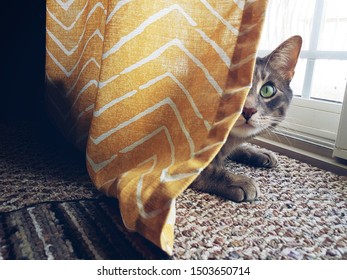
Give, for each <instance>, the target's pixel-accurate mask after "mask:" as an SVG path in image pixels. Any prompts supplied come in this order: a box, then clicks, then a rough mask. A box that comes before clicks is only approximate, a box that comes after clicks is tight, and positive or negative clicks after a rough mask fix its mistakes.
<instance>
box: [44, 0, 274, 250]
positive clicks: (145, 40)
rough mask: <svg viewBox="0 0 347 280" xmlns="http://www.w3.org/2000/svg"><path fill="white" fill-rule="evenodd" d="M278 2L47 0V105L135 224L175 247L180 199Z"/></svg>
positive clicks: (220, 127)
mask: <svg viewBox="0 0 347 280" xmlns="http://www.w3.org/2000/svg"><path fill="white" fill-rule="evenodd" d="M266 4H267V1H265V0H259V1H241V0H239V1H236V0H235V1H218V0H209V1H207V0H200V1H198V0H194V1H193V0H192V1H183V0H182V1H178V0H172V1H159V0H158V1H145V0H142V1H141V0H133V1H131V0H123V1H112V0H103V1H100V0H75V1H73V0H69V1H62V0H55V1H53V0H52V1H47V19H46V28H47V37H46V38H47V39H46V104H47V111H48V113H49V115H50V116H51V118H52V119H53V120H54V122H55V123H56V124H57V126H58V127H59V129H60V130H61V131H62V133H63V134H64V135H65V137H66V138H67V139H69V141H71V142H72V143H73V144H74V145H75V146H76V147H78V148H79V149H80V150H82V151H83V152H85V153H86V162H87V168H88V172H89V174H90V177H91V179H92V180H93V182H94V184H95V186H96V187H97V188H98V189H99V190H100V191H102V192H104V193H106V194H107V195H109V196H112V197H115V198H117V199H118V200H119V205H120V211H121V214H122V218H123V221H124V224H125V226H126V227H127V228H128V229H129V230H132V231H137V232H139V233H140V234H142V235H143V236H145V237H146V238H147V239H149V240H150V241H152V242H153V243H154V244H156V245H157V246H159V247H160V248H162V249H163V250H164V251H166V252H167V253H168V254H171V253H172V248H173V242H174V234H173V232H174V223H175V199H176V198H177V196H178V195H180V194H181V193H182V192H183V191H184V190H185V189H186V188H187V187H188V186H189V184H190V183H191V182H192V181H193V180H194V179H195V178H196V177H197V176H198V175H199V173H200V172H201V171H202V170H203V169H204V168H205V167H206V166H207V165H208V164H209V162H210V161H211V160H212V159H213V157H214V156H215V155H216V154H217V153H218V151H219V149H220V148H221V146H222V145H223V143H224V142H225V140H226V137H227V135H228V133H229V131H230V129H231V128H232V126H233V124H234V122H235V121H236V119H237V118H238V116H239V114H240V112H241V108H242V105H243V102H244V100H245V97H246V94H247V92H248V90H249V88H250V85H251V79H252V73H253V68H254V61H255V56H256V48H257V45H258V41H259V37H260V32H261V28H262V24H263V20H264V13H265V9H266Z"/></svg>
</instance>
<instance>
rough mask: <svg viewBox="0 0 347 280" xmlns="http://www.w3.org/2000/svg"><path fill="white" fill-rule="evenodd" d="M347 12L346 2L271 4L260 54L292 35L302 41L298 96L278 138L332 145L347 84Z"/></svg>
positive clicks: (296, 84)
mask: <svg viewBox="0 0 347 280" xmlns="http://www.w3.org/2000/svg"><path fill="white" fill-rule="evenodd" d="M346 11H347V1H346V0H329V1H328V0H306V1H302V0H290V1H288V0H270V1H269V6H268V11H267V18H266V21H265V25H264V31H263V34H262V39H261V42H260V46H259V55H260V56H264V55H266V54H268V53H269V52H271V50H273V49H274V48H275V47H276V46H278V44H280V43H281V42H282V41H284V40H285V39H287V38H289V37H290V36H293V35H300V36H302V38H303V47H302V51H301V54H300V59H299V61H298V64H297V67H296V73H295V76H294V79H293V81H292V83H291V87H292V89H293V92H294V95H295V97H294V99H293V103H292V106H291V108H290V110H289V112H288V116H287V119H286V121H285V122H284V123H283V124H282V125H281V126H280V127H279V128H278V129H277V131H278V133H286V134H292V135H296V137H301V138H305V139H308V140H309V141H312V142H315V143H319V144H321V145H324V146H330V147H331V148H332V147H333V146H334V144H335V140H336V138H337V135H338V127H339V120H340V115H341V110H342V102H343V98H344V94H345V87H346V82H347V32H346V30H347V13H346ZM346 125H347V123H346Z"/></svg>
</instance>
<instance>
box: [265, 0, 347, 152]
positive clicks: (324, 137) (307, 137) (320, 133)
mask: <svg viewBox="0 0 347 280" xmlns="http://www.w3.org/2000/svg"><path fill="white" fill-rule="evenodd" d="M274 1H276V0H274ZM326 2H327V0H316V3H315V9H314V15H313V24H312V30H311V34H310V38H309V39H310V42H309V49H308V50H302V51H301V53H300V58H302V59H306V73H305V77H304V84H303V89H302V93H301V96H300V97H299V96H294V98H293V101H292V104H291V107H290V109H289V111H288V114H287V119H286V121H285V122H284V123H282V124H281V125H279V127H278V128H277V129H276V132H277V133H279V134H283V135H287V136H293V137H295V138H299V139H302V140H304V141H309V142H312V143H316V144H318V145H322V146H324V147H328V148H330V149H331V150H333V148H334V146H335V141H336V139H337V138H338V128H339V122H340V115H341V110H342V103H338V102H330V101H325V100H319V99H312V98H311V89H312V81H313V73H314V68H315V63H316V61H317V60H319V59H333V60H347V51H320V50H318V42H319V35H320V32H321V28H322V22H323V16H324V8H325V3H326ZM293 35H294V34H293ZM270 52H271V51H270V50H259V51H258V55H259V56H265V55H267V54H269V53H270ZM298 120H299V121H298ZM341 122H343V124H342V125H343V126H347V120H345V119H342V118H341ZM340 126H341V125H340ZM340 137H341V136H340Z"/></svg>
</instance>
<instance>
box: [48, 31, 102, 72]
mask: <svg viewBox="0 0 347 280" xmlns="http://www.w3.org/2000/svg"><path fill="white" fill-rule="evenodd" d="M47 32H49V31H48V30H47ZM96 35H97V36H98V37H99V38H100V39H101V40H104V37H103V36H102V34H101V33H100V30H99V29H97V30H95V31H94V33H93V34H92V35H91V36H90V37H89V39H88V41H87V42H86V44H85V45H84V48H83V50H82V52H81V55H80V57H79V58H78V60H77V62H76V63H75V65H74V66H73V67H72V68H71V70H69V71H68V70H67V69H66V68H65V67H64V66H63V65H62V64H61V63H60V62H59V61H58V59H56V58H55V57H54V55H53V54H52V53H51V52H50V51H49V50H48V49H47V48H46V50H47V53H48V55H49V56H50V57H51V58H52V60H53V61H54V63H55V64H56V65H57V66H58V67H59V68H60V70H61V71H62V72H63V73H64V74H65V76H66V77H70V76H71V75H72V73H73V72H74V71H75V70H76V68H77V66H78V64H79V63H80V61H81V59H82V57H83V54H84V51H85V50H86V48H87V46H88V44H89V42H90V40H92V39H93V37H94V36H96ZM94 60H95V59H94ZM95 61H96V60H95ZM97 65H98V67H99V68H100V65H99V64H98V63H97Z"/></svg>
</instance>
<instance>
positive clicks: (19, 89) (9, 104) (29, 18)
mask: <svg viewBox="0 0 347 280" xmlns="http://www.w3.org/2000/svg"><path fill="white" fill-rule="evenodd" d="M1 9H2V11H1V12H2V13H1V14H2V17H1V19H0V22H1V32H2V34H1V35H0V38H1V42H0V47H1V49H0V50H1V51H0V54H1V60H0V69H1V70H0V71H1V72H0V74H1V75H0V104H1V105H0V119H8V120H18V119H19V120H21V119H35V118H39V117H41V116H42V110H43V109H42V107H43V102H42V95H43V91H44V67H45V20H46V19H45V17H46V15H45V12H46V2H45V1H44V0H35V1H32V0H17V1H3V4H2V7H1Z"/></svg>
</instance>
